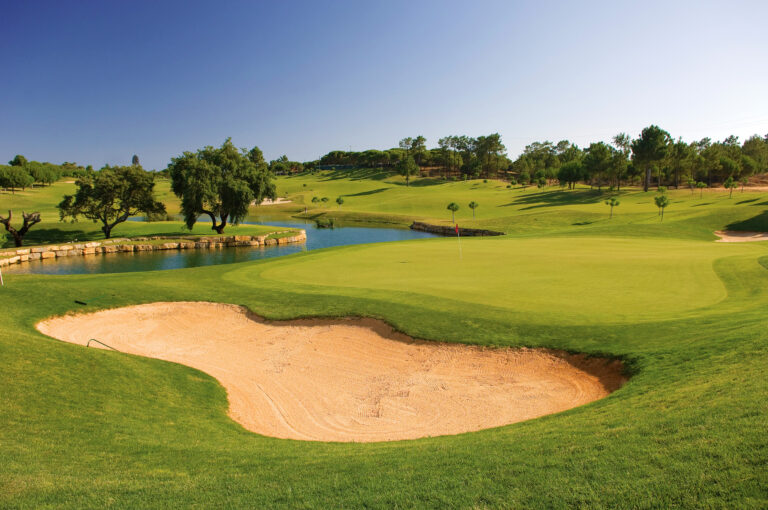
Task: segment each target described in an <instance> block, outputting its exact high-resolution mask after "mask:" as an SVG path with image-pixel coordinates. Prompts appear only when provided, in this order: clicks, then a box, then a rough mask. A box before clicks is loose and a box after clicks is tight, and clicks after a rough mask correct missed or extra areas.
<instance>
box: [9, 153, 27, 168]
mask: <svg viewBox="0 0 768 510" xmlns="http://www.w3.org/2000/svg"><path fill="white" fill-rule="evenodd" d="M8 164H9V165H11V166H24V165H26V164H27V158H25V157H24V156H22V155H21V154H16V155H15V156H14V157H13V159H12V160H10V161H9V162H8Z"/></svg>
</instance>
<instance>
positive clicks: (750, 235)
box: [715, 230, 768, 243]
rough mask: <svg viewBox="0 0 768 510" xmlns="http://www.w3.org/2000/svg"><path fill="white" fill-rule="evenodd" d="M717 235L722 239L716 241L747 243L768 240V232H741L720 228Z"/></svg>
mask: <svg viewBox="0 0 768 510" xmlns="http://www.w3.org/2000/svg"><path fill="white" fill-rule="evenodd" d="M715 235H716V236H718V237H719V238H720V239H718V240H717V241H715V242H716V243H746V242H750V241H768V232H739V231H736V230H718V231H716V232H715Z"/></svg>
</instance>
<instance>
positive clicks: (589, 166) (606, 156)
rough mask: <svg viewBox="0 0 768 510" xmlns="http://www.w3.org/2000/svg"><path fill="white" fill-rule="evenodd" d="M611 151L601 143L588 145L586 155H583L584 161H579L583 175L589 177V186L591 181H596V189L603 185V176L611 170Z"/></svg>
mask: <svg viewBox="0 0 768 510" xmlns="http://www.w3.org/2000/svg"><path fill="white" fill-rule="evenodd" d="M611 156H612V155H611V149H610V147H608V146H607V145H606V144H604V143H603V142H597V143H593V144H590V146H589V148H588V149H587V153H586V154H585V155H584V159H582V160H581V164H582V166H583V167H584V173H585V174H586V175H587V176H589V179H590V181H591V182H590V184H592V183H593V182H592V181H595V180H596V181H597V189H598V191H599V190H600V187H601V186H602V183H603V176H604V175H605V174H606V173H607V172H608V171H609V170H610V168H611Z"/></svg>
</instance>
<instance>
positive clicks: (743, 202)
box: [736, 198, 760, 205]
mask: <svg viewBox="0 0 768 510" xmlns="http://www.w3.org/2000/svg"><path fill="white" fill-rule="evenodd" d="M758 200H760V199H759V198H750V199H748V200H739V201H738V202H736V205H740V204H751V203H752V202H757V201H758Z"/></svg>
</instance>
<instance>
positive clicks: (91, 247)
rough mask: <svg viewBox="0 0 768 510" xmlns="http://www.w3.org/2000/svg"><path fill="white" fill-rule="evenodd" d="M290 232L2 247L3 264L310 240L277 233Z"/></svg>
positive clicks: (303, 233) (0, 261) (302, 234)
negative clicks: (82, 256)
mask: <svg viewBox="0 0 768 510" xmlns="http://www.w3.org/2000/svg"><path fill="white" fill-rule="evenodd" d="M288 233H293V231H283V232H272V233H270V234H267V235H263V236H206V237H189V236H187V237H184V236H165V237H164V236H149V237H134V238H131V239H109V240H106V241H92V242H89V243H67V244H60V245H55V246H53V245H51V246H32V247H29V248H15V249H12V250H0V267H2V266H8V265H11V264H20V263H22V262H29V261H32V260H44V259H56V258H61V257H75V256H81V255H99V254H107V253H131V252H143V251H159V250H191V249H206V250H209V249H213V248H230V247H235V246H252V247H259V246H274V245H278V244H290V243H301V242H304V241H306V240H307V233H306V231H304V230H300V231H298V233H296V234H295V235H286V236H283V237H274V236H279V235H280V234H288ZM148 241H150V242H148Z"/></svg>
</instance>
